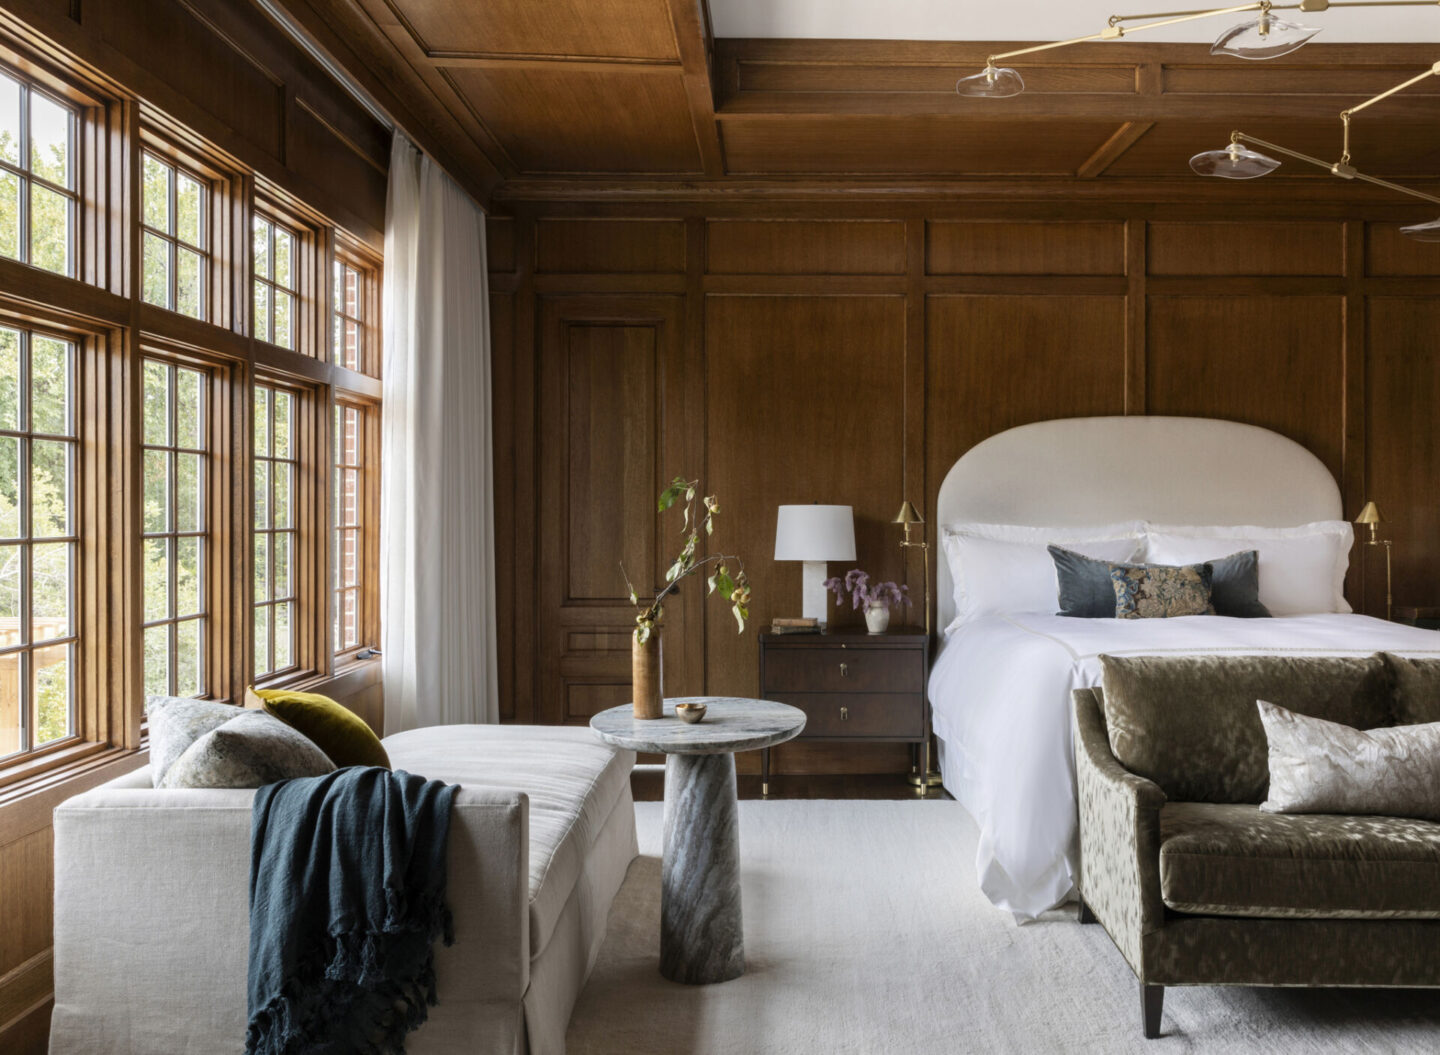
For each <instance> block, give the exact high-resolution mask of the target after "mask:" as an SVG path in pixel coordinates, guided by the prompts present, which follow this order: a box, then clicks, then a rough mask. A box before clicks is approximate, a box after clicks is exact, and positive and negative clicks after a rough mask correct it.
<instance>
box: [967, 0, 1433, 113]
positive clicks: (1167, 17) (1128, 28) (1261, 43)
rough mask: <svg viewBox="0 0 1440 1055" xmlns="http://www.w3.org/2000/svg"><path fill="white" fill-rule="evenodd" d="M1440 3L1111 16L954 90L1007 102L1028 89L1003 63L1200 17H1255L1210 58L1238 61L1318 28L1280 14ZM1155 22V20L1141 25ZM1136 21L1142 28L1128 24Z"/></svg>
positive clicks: (1281, 51)
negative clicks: (1103, 24) (1103, 23)
mask: <svg viewBox="0 0 1440 1055" xmlns="http://www.w3.org/2000/svg"><path fill="white" fill-rule="evenodd" d="M1436 6H1440V3H1437V0H1299V2H1298V3H1293V4H1276V3H1272V2H1271V0H1260V2H1258V3H1253V4H1239V5H1236V6H1234V7H1216V8H1210V9H1208V10H1202V11H1168V12H1159V13H1156V14H1150V15H1111V16H1110V20H1109V23H1108V24H1107V25H1106V27H1105V28H1104V29H1102V30H1101V31H1100V32H1098V33H1091V34H1089V35H1088V36H1084V37H1075V38H1073V39H1071V40H1054V41H1051V42H1049V43H1048V44H1036V45H1034V46H1032V47H1028V48H1019V49H1017V50H1015V51H1004V52H999V53H997V54H995V55H991V56H990V57H989V58H988V59H986V60H985V68H984V69H983V70H981V71H980V72H979V73H976V74H972V75H971V76H969V77H961V78H960V80H958V81H956V82H955V90H956V91H957V92H958V93H960V94H961V95H964V96H968V97H971V98H976V99H1008V98H1010V97H1011V96H1013V95H1019V94H1020V93H1021V92H1023V91H1024V90H1025V79H1024V78H1023V77H1021V76H1020V71H1019V70H1016V69H1013V68H1011V67H1009V66H1000V65H998V63H1000V62H1002V61H1004V60H1005V59H1014V58H1019V57H1020V56H1021V55H1033V54H1035V53H1036V52H1039V51H1049V50H1051V49H1052V48H1064V47H1068V46H1069V45H1071V44H1084V43H1088V42H1089V41H1094V40H1120V39H1122V38H1124V37H1125V36H1126V35H1127V34H1130V33H1138V32H1140V31H1142V30H1146V29H1160V28H1162V27H1164V26H1174V25H1178V24H1180V23H1182V22H1194V21H1195V20H1197V19H1201V18H1213V17H1215V16H1217V15H1237V14H1245V13H1249V12H1255V17H1254V18H1250V19H1247V20H1245V21H1244V22H1241V23H1239V24H1238V25H1234V26H1231V27H1230V28H1229V29H1227V30H1226V31H1225V32H1223V33H1221V34H1220V35H1219V36H1218V37H1216V38H1215V43H1214V44H1212V45H1211V46H1210V54H1212V55H1230V56H1232V57H1234V58H1237V59H1275V58H1279V57H1280V56H1281V55H1288V54H1290V53H1291V52H1292V51H1294V50H1295V49H1296V48H1299V47H1303V46H1304V44H1305V43H1306V41H1308V40H1309V39H1310V38H1311V37H1313V36H1314V35H1315V34H1316V33H1319V32H1320V30H1319V28H1318V27H1315V26H1305V25H1301V24H1299V23H1298V22H1291V21H1290V20H1289V19H1285V18H1280V17H1279V16H1277V15H1276V14H1275V13H1274V12H1276V11H1300V12H1302V13H1314V12H1319V11H1328V10H1330V8H1332V7H1436ZM1143 19H1153V21H1142V20H1143ZM1127 22H1136V23H1139V24H1138V25H1126V23H1127Z"/></svg>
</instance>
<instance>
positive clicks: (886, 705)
mask: <svg viewBox="0 0 1440 1055" xmlns="http://www.w3.org/2000/svg"><path fill="white" fill-rule="evenodd" d="M765 698H766V699H768V700H775V701H776V702H778V703H788V704H789V705H790V706H791V707H799V708H800V709H801V710H802V711H804V712H805V731H804V732H803V733H801V734H800V737H801V738H802V739H803V738H805V737H814V736H838V737H847V736H856V737H888V738H893V739H896V740H919V739H920V738H921V737H923V736H924V735H925V702H924V697H922V696H919V695H917V694H915V693H893V692H857V693H848V692H847V693H822V692H779V693H776V692H772V693H769V694H767V695H766V697H765Z"/></svg>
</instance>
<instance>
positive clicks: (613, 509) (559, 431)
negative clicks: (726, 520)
mask: <svg viewBox="0 0 1440 1055" xmlns="http://www.w3.org/2000/svg"><path fill="white" fill-rule="evenodd" d="M539 313H540V326H539V336H540V342H539V344H540V347H539V363H538V368H539V385H538V389H539V398H540V408H539V409H540V413H539V418H538V420H539V421H540V423H541V429H540V435H539V459H540V461H539V478H540V479H539V483H540V492H539V497H538V502H537V506H538V512H539V523H538V525H537V535H538V543H539V560H538V565H539V569H538V586H539V597H538V604H537V606H536V607H537V624H538V625H537V628H536V633H537V635H538V639H539V640H538V645H539V647H538V648H537V649H536V650H535V656H536V658H537V663H538V667H537V670H536V672H535V673H536V679H535V685H536V690H537V698H536V706H535V716H536V719H537V720H538V721H540V722H543V723H546V724H583V723H585V722H588V721H589V720H590V717H591V715H593V714H595V713H596V712H598V711H601V710H604V709H605V708H607V707H614V706H616V705H618V704H622V703H626V702H628V701H629V699H630V631H631V630H632V628H633V627H634V619H635V610H634V609H633V608H632V607H631V605H630V602H629V597H628V594H627V590H626V586H625V575H626V574H628V575H629V577H630V581H631V582H633V583H634V585H635V589H636V590H637V591H638V592H639V593H640V594H641V595H644V594H645V593H646V592H647V591H649V592H651V593H652V594H653V592H654V591H655V590H656V589H658V588H659V586H660V585H662V584H663V582H664V569H665V567H666V564H667V563H668V561H669V560H672V559H673V558H674V553H675V552H678V551H679V548H680V546H681V542H682V539H681V535H680V523H679V519H678V516H677V517H672V518H666V519H662V518H660V517H658V516H657V515H656V499H657V497H658V496H659V493H660V491H661V489H662V487H663V482H664V481H666V480H669V479H670V478H672V477H673V476H675V475H677V474H680V473H685V472H698V468H697V467H698V465H699V460H698V457H695V456H694V452H695V451H696V449H697V448H698V443H697V442H696V441H695V440H693V439H692V438H691V437H689V436H687V435H686V431H687V426H686V417H685V414H684V413H683V409H684V406H685V403H686V400H685V385H686V375H687V372H686V366H685V361H684V354H683V352H684V342H683V338H684V329H683V304H682V301H681V299H680V298H679V297H666V296H655V297H626V296H579V297H570V296H565V297H550V298H542V299H541V301H540V306H539ZM696 380H697V381H698V378H697V379H696ZM692 431H693V430H692ZM672 520H673V523H672ZM672 528H673V529H674V530H673V532H672V530H671V529H672ZM667 554H668V556H667ZM622 564H623V566H624V571H623V572H622V570H621V566H622ZM701 592H702V591H701V589H689V590H684V591H682V593H681V594H680V595H679V596H678V597H677V598H675V599H674V600H672V601H671V603H669V604H668V605H667V606H666V613H665V624H664V641H665V644H664V665H665V671H664V676H665V691H666V694H667V695H672V696H674V695H681V694H683V693H686V692H699V691H700V686H699V684H698V683H696V684H692V682H693V681H695V679H698V678H699V677H700V676H701V672H700V670H699V664H698V663H697V662H696V661H695V657H692V656H688V655H687V652H690V651H694V648H693V647H688V648H687V645H688V641H687V638H690V637H693V638H694V639H695V640H696V641H699V640H701V637H700V631H699V626H700V624H699V622H698V620H699V619H700V618H701V617H702V612H701V610H700V608H699V602H700V601H701V599H702V598H701ZM687 624H689V625H690V626H693V627H695V628H696V629H695V633H694V634H693V635H687V634H686V627H687Z"/></svg>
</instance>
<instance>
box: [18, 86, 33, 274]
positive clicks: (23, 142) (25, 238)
mask: <svg viewBox="0 0 1440 1055" xmlns="http://www.w3.org/2000/svg"><path fill="white" fill-rule="evenodd" d="M20 168H21V170H22V172H23V173H24V175H22V176H21V178H20V186H19V189H18V191H17V193H18V194H19V197H20V201H19V203H18V204H19V221H20V225H19V226H20V232H19V237H20V244H19V245H18V246H16V249H17V250H18V251H19V258H20V262H21V263H24V264H28V263H30V182H29V181H30V178H31V177H30V87H29V85H27V84H25V83H24V82H23V81H22V82H21V84H20Z"/></svg>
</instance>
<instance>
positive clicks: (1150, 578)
mask: <svg viewBox="0 0 1440 1055" xmlns="http://www.w3.org/2000/svg"><path fill="white" fill-rule="evenodd" d="M1210 577H1211V568H1210V565H1208V564H1185V565H1167V564H1112V565H1110V585H1111V586H1112V587H1113V588H1114V590H1115V618H1116V619H1171V618H1175V617H1177V616H1182V615H1214V614H1215V607H1214V606H1213V605H1212V604H1211V603H1210Z"/></svg>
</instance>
